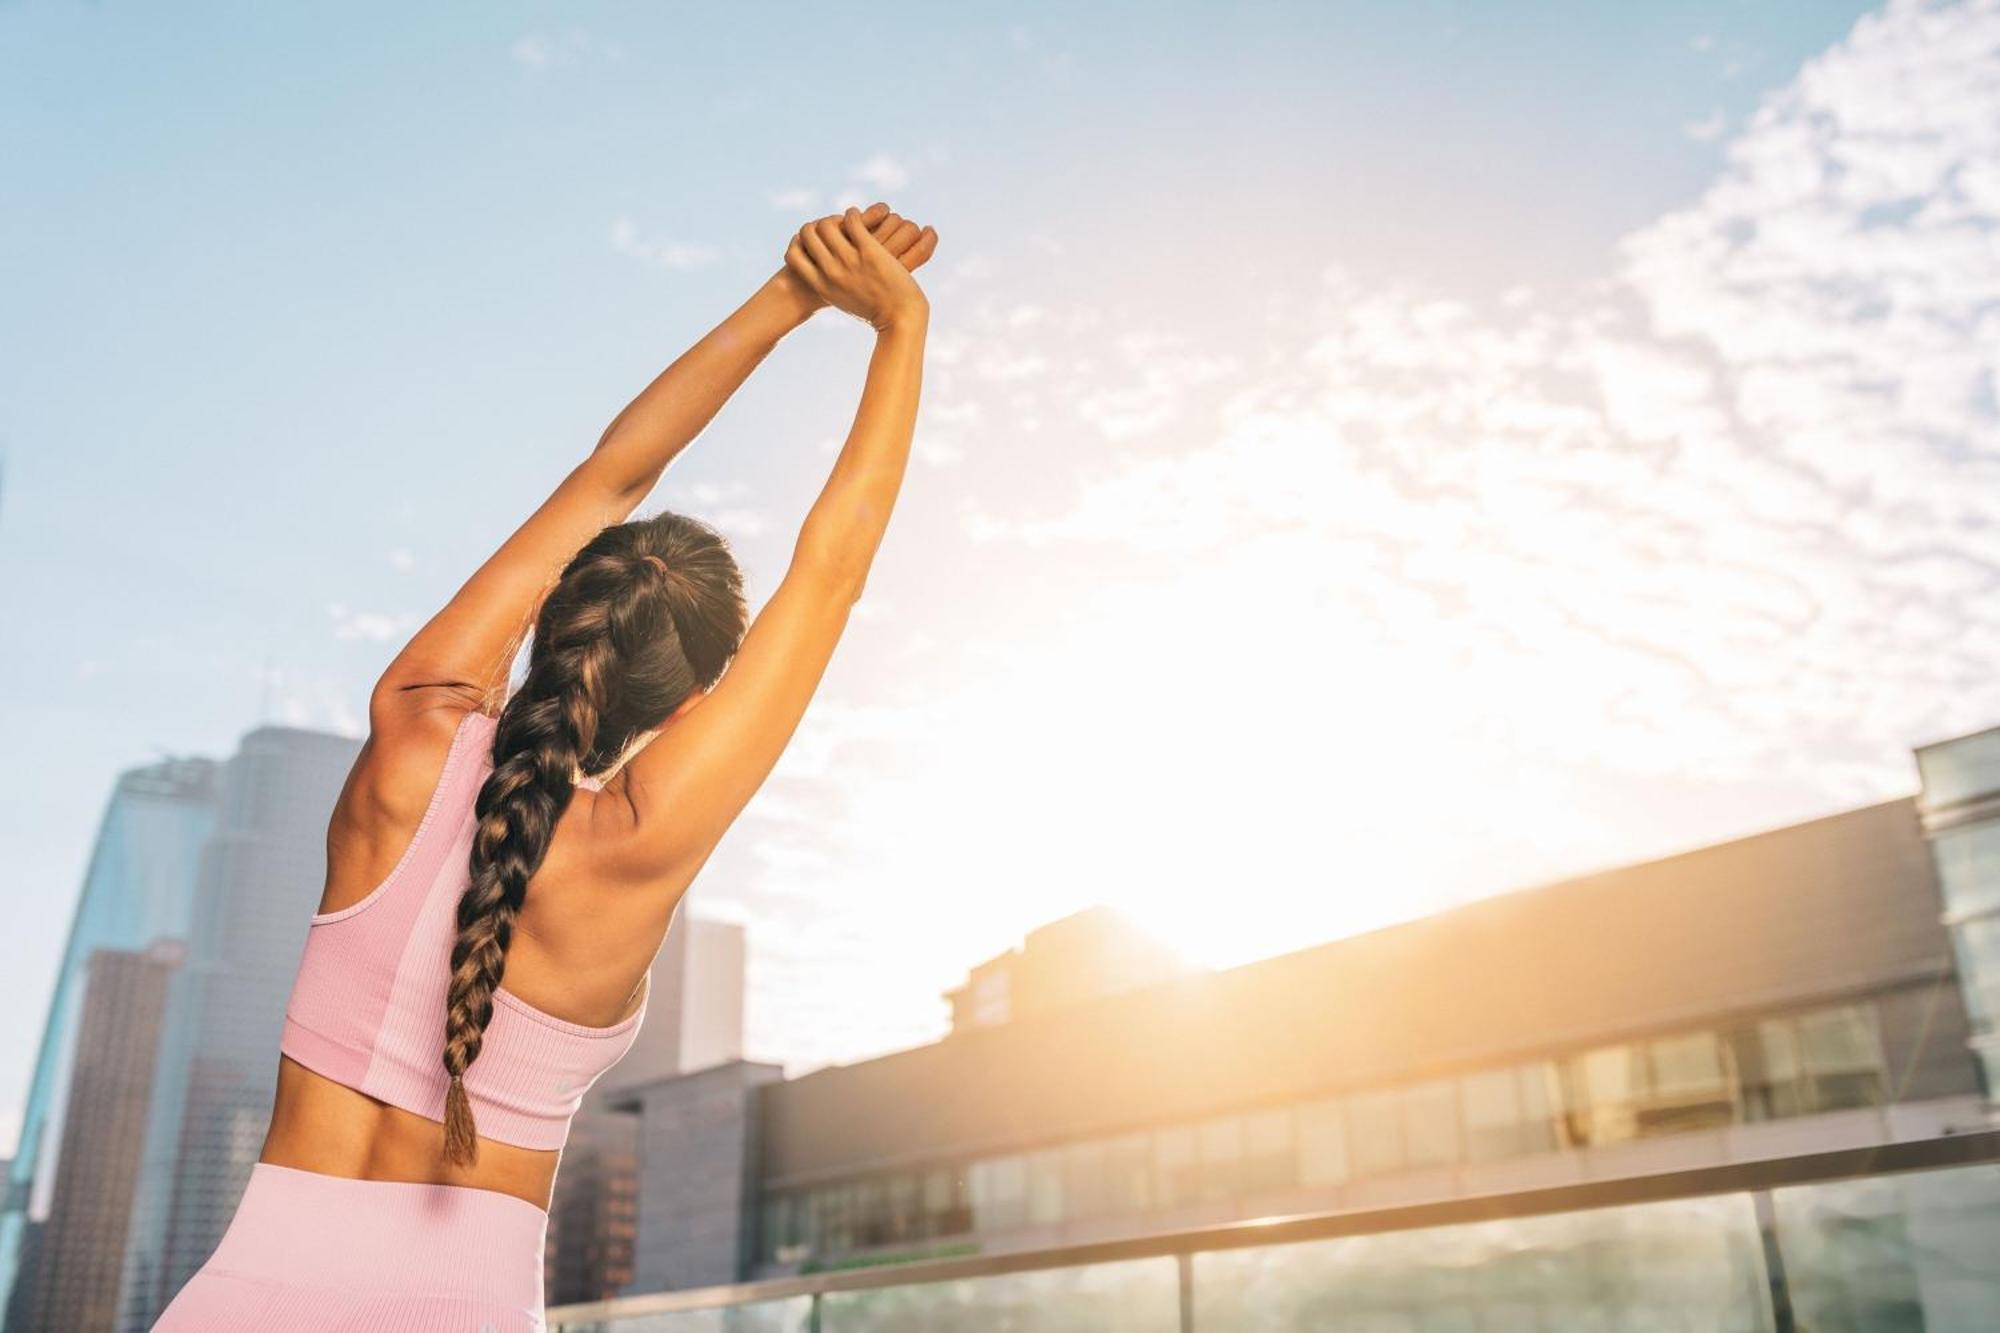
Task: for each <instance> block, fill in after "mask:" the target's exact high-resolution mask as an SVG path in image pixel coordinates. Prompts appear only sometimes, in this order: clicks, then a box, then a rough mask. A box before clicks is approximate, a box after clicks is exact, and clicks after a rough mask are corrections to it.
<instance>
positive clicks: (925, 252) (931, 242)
mask: <svg viewBox="0 0 2000 1333" xmlns="http://www.w3.org/2000/svg"><path fill="white" fill-rule="evenodd" d="M937 247H938V234H937V229H936V228H935V227H925V228H924V230H923V234H922V235H921V236H919V237H917V243H916V244H915V245H912V246H911V247H910V248H909V249H908V250H906V251H904V252H903V255H902V260H903V267H905V268H907V269H911V270H915V269H917V268H920V267H921V266H923V265H924V264H926V263H928V262H930V257H931V256H932V255H934V254H936V253H937Z"/></svg>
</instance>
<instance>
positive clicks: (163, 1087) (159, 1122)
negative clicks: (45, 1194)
mask: <svg viewBox="0 0 2000 1333" xmlns="http://www.w3.org/2000/svg"><path fill="white" fill-rule="evenodd" d="M360 748H361V743H360V742H359V741H357V740H352V739H349V738H347V737H343V736H336V735H331V734H329V733H326V732H319V731H307V730H301V729H298V728H294V727H273V726H267V727H258V728H256V729H255V730H252V731H250V732H248V733H246V734H245V735H244V737H243V739H242V741H241V742H240V744H239V745H238V748H237V752H236V754H235V755H233V756H232V757H231V758H230V759H229V761H228V762H227V764H226V765H225V766H224V770H223V774H222V782H221V799H220V805H219V810H218V816H217V820H216V826H215V828H214V831H213V832H212V834H211V835H210V836H209V838H208V841H207V844H206V846H205V848H204V851H203V855H202V857H201V864H200V871H199V875H198V877H197V881H196V887H195V899H194V911H193V917H192V923H191V925H190V928H189V931H188V955H187V959H186V961H185V963H183V965H182V966H181V968H180V970H179V971H178V972H176V973H175V975H174V979H173V982H172V984H171V985H170V986H169V988H168V999H167V1007H166V1013H165V1016H164V1019H163V1027H162V1032H161V1037H160V1054H159V1060H158V1065H157V1068H156V1072H155V1077H154V1095H153V1098H152V1104H151V1107H150V1109H149V1114H148V1121H147V1126H146V1141H145V1147H144V1149H143V1151H142V1153H141V1157H140V1162H139V1172H138V1178H137V1180H136V1182H135V1188H134V1194H133V1204H132V1217H131V1224H130V1228H129V1236H128V1240H127V1244H126V1256H125V1273H124V1281H123V1292H122V1295H121V1297H120V1327H121V1328H122V1329H125V1330H128V1331H129V1333H145V1330H146V1329H148V1328H149V1327H150V1326H151V1325H152V1323H153V1321H154V1320H155V1319H156V1318H158V1316H159V1313H160V1311H161V1310H163V1309H164V1308H165V1307H166V1304H167V1302H168V1301H170V1300H172V1299H173V1297H174V1294H175V1293H176V1292H178V1291H179V1290H180V1288H181V1285H182V1284H183V1283H185V1282H186V1281H187V1279H188V1278H189V1277H190V1276H192V1275H193V1273H194V1271H195V1270H196V1269H197V1268H199V1267H200V1266H201V1265H202V1263H203V1262H205V1261H206V1260H207V1258H208V1256H209V1254H210V1252H211V1251H212V1250H213V1249H214V1248H215V1245H216V1243H217V1242H218V1241H219V1240H221V1239H222V1233H223V1230H224V1229H225V1228H226V1227H227V1226H228V1223H229V1219H230V1217H231V1216H232V1215H233V1214H234V1212H235V1210H236V1203H237V1200H238V1199H240V1198H241V1197H242V1194H243V1188H244V1186H245V1185H246V1184H247V1183H248V1182H249V1178H250V1167H251V1164H252V1163H254V1162H255V1161H256V1160H257V1155H258V1154H259V1153H260V1152H261V1151H262V1150H263V1143H264V1135H265V1133H266V1131H267V1130H268V1129H269V1128H270V1117H271V1099H272V1096H273V1094H274V1093H275V1091H276V1084H277V1073H278V1056H277V1052H278V1038H279V1035H280V1032H281V1029H282V1026H283V1022H284V1011H285V1001H286V998H287V997H288V995H289V994H290V991H291V986H292V982H293V980H294V978H295V976H296V975H297V971H298V963H299V955H300V953H301V952H302V951H303V950H304V948H305V938H306V929H307V926H308V924H309V921H310V917H311V914H312V912H313V911H314V910H315V908H317V906H318V904H319V897H320V893H321V892H322V890H323V889H324V888H325V885H326V827H327V816H328V814H329V813H330V812H331V811H332V809H333V807H334V803H335V801H336V800H337V799H338V798H339V795H340V790H341V788H342V786H343V785H345V783H346V780H347V774H348V770H349V769H350V768H351V767H352V766H353V763H354V760H355V757H356V755H357V754H358V753H359V752H360Z"/></svg>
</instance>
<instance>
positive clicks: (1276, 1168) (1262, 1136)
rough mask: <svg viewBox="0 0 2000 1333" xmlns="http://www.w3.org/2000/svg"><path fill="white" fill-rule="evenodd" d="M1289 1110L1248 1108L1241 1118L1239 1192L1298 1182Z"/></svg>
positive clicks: (1252, 1192)
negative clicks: (1240, 1179) (1241, 1158)
mask: <svg viewBox="0 0 2000 1333" xmlns="http://www.w3.org/2000/svg"><path fill="white" fill-rule="evenodd" d="M1298 1167H1299V1159H1298V1152H1297V1148H1296V1146H1295V1145H1294V1143H1293V1134H1292V1110H1291V1108H1290V1107H1288V1106H1285V1107H1279V1108H1278V1109H1276V1110H1273V1111H1252V1112H1251V1113H1250V1114H1248V1115H1246V1116H1244V1117H1243V1191H1244V1193H1246V1194H1261V1193H1265V1192H1267V1191H1270V1190H1281V1189H1290V1188H1291V1187H1292V1186H1293V1185H1295V1184H1297V1183H1298Z"/></svg>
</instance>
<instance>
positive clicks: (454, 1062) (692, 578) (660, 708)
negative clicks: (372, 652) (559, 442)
mask: <svg viewBox="0 0 2000 1333" xmlns="http://www.w3.org/2000/svg"><path fill="white" fill-rule="evenodd" d="M747 621H748V611H747V607H746V606H745V603H744V600H743V577H742V573H741V571H740V570H739V569H738V568H737V565H736V560H735V558H734V556H732V555H731V553H730V550H729V545H728V543H727V542H726V541H725V540H724V539H723V537H722V535H721V534H720V533H718V532H716V531H715V529H713V528H711V527H709V526H708V525H707V524H705V523H702V522H701V521H699V520H698V519H693V518H689V517H687V516H685V515H681V514H675V513H660V514H657V515H654V516H653V517H651V518H646V519H636V520H633V521H631V522H627V523H620V524H614V525H613V526H611V527H607V528H605V529H604V530H603V531H602V532H600V533H598V534H597V535H596V536H595V537H593V538H592V539H591V540H590V541H589V543H588V544H586V545H585V546H584V547H583V549H582V550H580V551H578V552H577V553H576V555H575V556H574V557H573V558H572V559H571V560H570V562H569V564H568V565H567V566H565V567H564V569H563V571H562V574H561V576H560V577H559V578H558V579H557V581H556V583H555V585H554V587H553V588H551V589H550V591H549V594H548V596H547V597H546V598H545V599H544V600H543V602H542V608H541V611H540V613H539V614H538V615H537V617H536V620H535V627H534V640H533V644H532V647H531V648H530V650H529V658H528V669H527V674H526V676H525V678H524V679H523V681H522V683H521V686H520V688H519V689H518V690H516V691H515V692H514V694H513V696H512V697H511V698H509V699H508V701H507V704H506V707H505V708H504V709H503V710H502V711H501V713H500V718H499V722H498V723H497V724H496V726H495V728H494V735H493V772H492V774H491V776H489V777H488V778H487V779H486V782H485V784H484V785H483V786H482V787H481V788H480V789H479V796H478V799H477V802H476V803H475V805H474V812H475V815H476V817H477V819H478V828H477V830H476V832H475V833H474V835H473V841H472V857H471V870H472V874H471V882H470V883H469V884H468V885H467V886H466V889H465V892H464V893H463V894H461V895H460V897H459V900H458V935H457V938H456V939H455V940H454V941H453V943H452V950H451V982H450V985H449V987H448V988H447V990H446V994H445V1041H444V1068H445V1073H446V1074H448V1075H449V1076H450V1078H451V1084H450V1088H449V1090H448V1091H447V1093H446V1095H445V1108H444V1111H445V1114H444V1155H445V1160H446V1161H448V1162H451V1163H454V1164H459V1165H463V1164H465V1163H468V1162H471V1161H473V1160H475V1158H476V1157H477V1155H478V1151H479V1134H478V1129H477V1127H476V1126H475V1125H474V1123H473V1116H472V1102H471V1099H470V1098H469V1097H468V1096H467V1095H466V1091H465V1071H466V1070H467V1069H468V1068H469V1067H470V1066H471V1064H472V1062H473V1061H474V1060H477V1059H478V1058H479V1048H480V1044H481V1042H482V1041H483V1040H484V1037H485V1032H486V1026H487V1024H488V1023H489V1022H490V1021H491V1020H492V1017H493V992H494V990H495V989H496V988H497V987H498V986H499V985H500V979H501V976H502V974H503V973H504V972H505V970H506V966H507V944H508V941H509V940H510V939H511V938H512V936H513V932H514V919H515V917H516V916H517V915H519V913H520V910H521V903H522V900H523V899H524V898H525V897H526V895H527V890H528V881H529V880H530V879H531V878H532V877H533V876H534V874H535V871H536V870H537V869H538V868H540V866H541V864H542V859H543V857H544V856H546V855H547V853H548V850H549V842H550V839H551V838H552V837H553V836H554V834H555V829H556V824H557V821H558V820H560V819H561V817H562V813H563V811H564V809H565V808H567V807H568V805H569V802H570V798H571V796H572V795H573V794H574V791H575V788H574V786H573V783H574V781H575V777H576V774H577V772H578V770H579V768H580V769H581V770H582V771H583V772H586V773H596V772H600V771H601V770H603V769H604V768H605V767H607V766H608V765H609V764H610V763H611V762H612V761H613V760H614V759H616V758H617V757H618V756H619V755H620V754H622V753H624V751H625V748H626V747H627V746H628V745H629V744H630V743H631V741H632V740H633V739H634V738H635V737H636V736H637V735H638V734H639V733H640V732H641V731H643V730H645V729H646V728H648V727H652V726H656V725H657V724H658V723H659V722H660V721H661V719H663V718H665V717H666V716H667V715H668V714H669V713H671V712H673V710H674V709H675V708H677V707H679V706H680V704H681V703H682V702H683V701H684V700H686V699H687V698H688V696H689V695H690V694H692V693H693V692H695V691H696V690H706V689H708V688H709V687H710V686H712V685H714V684H715V682H716V681H717V680H718V679H719V678H720V677H721V675H722V672H723V669H724V668H725V667H726V666H727V665H728V664H729V661H730V659H731V658H733V657H734V656H735V654H736V650H737V648H738V647H739V646H740V645H741V643H742V641H743V635H744V632H745V630H746V628H747Z"/></svg>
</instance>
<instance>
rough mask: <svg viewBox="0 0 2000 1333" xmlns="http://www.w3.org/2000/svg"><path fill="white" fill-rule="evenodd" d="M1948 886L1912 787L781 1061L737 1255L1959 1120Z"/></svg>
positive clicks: (1315, 1203)
mask: <svg viewBox="0 0 2000 1333" xmlns="http://www.w3.org/2000/svg"><path fill="white" fill-rule="evenodd" d="M1941 917H1942V904H1941V900H1940V897H1939V877H1938V873H1937V869H1936V866H1935V863H1934V861H1933V858H1932V847H1931V844H1930V842H1929V841H1928V840H1927V838H1926V836H1925V830H1924V826H1923V821H1922V819H1921V818H1920V812H1919V809H1918V803H1917V801H1916V800H1914V799H1909V798H1906V799H1900V800H1894V801H1888V802H1884V803H1881V804H1878V805H1874V806H1870V807H1866V808H1863V809H1858V810H1853V811H1849V812H1846V813H1843V814H1838V815H1833V816H1830V817H1827V818H1824V819H1819V820H1814V821H1811V822H1808V823H1805V824H1801V825H1797V826H1793V827H1789V828H1782V829H1777V830H1773V831H1770V832H1766V833H1762V834H1758V835H1755V836H1752V837H1747V838H1741V839H1736V840H1734V841H1730V842H1727V843H1722V844H1718V845H1715V846H1710V847H1705V848H1700V849H1696V850H1693V851H1689V852H1686V853H1683V854H1680V855H1677V856H1671V857H1667V858H1664V859H1661V860H1657V861H1651V862H1647V863H1644V864H1640V865H1634V866H1628V867H1624V868H1620V869H1615V870H1609V871H1605V872H1601V873H1597V874H1592V875H1586V876H1581V877H1577V878H1574V879H1570V880H1565V881H1562V882H1560V883H1555V884H1549V885H1545V886H1541V887H1537V888H1532V889H1525V890H1521V891H1518V892H1515V893H1510V894H1505V895H1501V896H1499V897H1495V898H1491V899H1487V900H1484V901H1480V902H1477V903H1473V904H1471V905H1468V906H1465V907H1462V908H1459V909H1456V910H1454V911H1450V912H1446V913H1443V914H1440V915H1438V916H1434V917H1430V918H1426V919H1423V920H1418V921H1412V922H1409V923H1406V924H1403V925H1398V926H1394V927H1391V928H1388V929H1385V930H1379V931H1376V932H1373V933H1371V934H1368V935H1363V936H1358V937H1354V938H1351V939H1344V940H1338V941H1334V942H1331V943H1327V944H1323V945H1318V946H1315V947H1312V948H1308V949H1303V950H1300V951H1298V952H1296V953H1292V954H1287V955H1283V956H1280V957H1276V958H1270V959H1265V960H1262V961H1260V962H1256V963H1253V964H1249V965H1247V966H1244V967H1239V968H1233V969H1229V970H1227V971H1222V972H1214V973H1204V974H1199V975H1196V976H1193V977H1189V978H1184V979H1180V980H1173V981H1168V982H1165V983H1162V984H1157V985H1153V986H1146V987H1140V988H1138V989H1133V990H1128V991H1125V992H1123V993H1119V994H1113V995H1109V996H1105V997H1102V998H1100V999H1097V1000H1092V1001H1088V1002H1083V1003H1078V1004H1072V1005H1069V1006H1067V1007H1065V1008H1063V1009H1061V1010H1059V1011H1056V1012H1051V1013H1046V1014H1042V1015H1039V1016H1027V1017H1022V1018H1017V1019H1014V1020H1011V1021H1008V1022H1004V1023H998V1024H993V1025H975V1026H971V1027H969V1028H966V1029H964V1030H960V1031H955V1032H954V1033H953V1034H952V1035H951V1036H949V1037H947V1038H946V1039H944V1040H943V1041H940V1042H938V1043H936V1044H934V1045H930V1046H925V1047H921V1048H918V1049H915V1050H909V1051H902V1052H897V1053H895V1054H892V1055H888V1056H884V1057H882V1058H880V1059H875V1060H869V1061H865V1062H861V1063H857V1064H853V1065H846V1066H839V1067H835V1068H829V1069H824V1070H819V1071H815V1072H814V1073H812V1074H809V1075H806V1076H804V1077H802V1078H798V1079H793V1080H789V1081H783V1082H772V1083H770V1084H768V1085H765V1086H762V1087H760V1088H759V1089H758V1105H757V1108H756V1119H757V1135H758V1139H759V1142H760V1148H759V1152H760V1155H759V1157H758V1159H757V1163H756V1172H755V1176H756V1180H757V1189H758V1194H759V1198H758V1206H757V1209H756V1211H757V1214H758V1217H759V1219H760V1226H759V1228H758V1234H757V1237H756V1247H755V1250H754V1251H753V1253H752V1255H751V1256H750V1260H749V1262H748V1263H747V1264H746V1269H747V1273H746V1276H749V1277H767V1276H778V1275H782V1274H785V1273H790V1272H797V1271H801V1269H802V1268H804V1267H806V1266H815V1267H817V1266H825V1265H829V1264H836V1265H837V1264H841V1263H851V1262H868V1261H879V1260H880V1259H881V1258H883V1257H885V1256H890V1255H915V1254H919V1253H924V1252H930V1251H937V1250H940V1249H943V1250H950V1251H958V1250H963V1249H964V1248H966V1247H968V1246H969V1247H971V1248H975V1249H978V1250H984V1251H1002V1250H1008V1249H1017V1248H1035V1247H1040V1246H1047V1245H1058V1244H1070V1243H1077V1242H1087V1241H1091V1240H1099V1239H1112V1238H1117V1237H1121V1236H1130V1235H1135V1234H1145V1233H1148V1232H1152V1231H1156V1230H1161V1229H1171V1228H1176V1227H1186V1226H1199V1225H1205V1224H1211V1223H1221V1222H1227V1221H1230V1220H1234V1219H1240V1218H1247V1217H1257V1216H1266V1215H1272V1214H1281V1213H1291V1212H1317V1211H1326V1210H1332V1209H1341V1208H1357V1207H1371V1206H1384V1205H1390V1204H1397V1203H1404V1202H1409V1203H1415V1202H1422V1201H1428V1200H1436V1199H1444V1198H1452V1197H1458V1196H1464V1195H1470V1194H1478V1193H1485V1192H1491V1191H1495V1190H1510V1189H1521V1188H1528V1187H1533V1186H1536V1185H1541V1184H1551V1185H1553V1184H1563V1183H1570V1182H1581V1181H1589V1180H1593V1179H1603V1178H1607V1177H1623V1176H1631V1175H1635V1174H1645V1173H1648V1172H1653V1171H1661V1170H1669V1169H1678V1168H1683V1167H1688V1166H1694V1165H1700V1164H1722V1163H1727V1162H1732V1161H1741V1160H1748V1159H1752V1158H1761V1157H1770V1156H1778V1155H1783V1154H1789V1153H1796V1152H1802V1151H1811V1150H1813V1149H1816V1148H1835V1147H1843V1146H1864V1145H1869V1144H1879V1143H1883V1142H1888V1141H1893V1140H1897V1139H1902V1138H1910V1137H1925V1136H1930V1135H1935V1134H1939V1133H1943V1132H1948V1131H1951V1130H1953V1129H1957V1128H1962V1127H1969V1126H1971V1125H1973V1124H1975V1123H1979V1122H1980V1120H1981V1109H1980V1097H1979V1092H1980V1082H1979V1078H1978V1075H1977V1071H1976V1069H1975V1066H1974V1063H1973V1060H1972V1059H1971V1056H1970V1053H1969V1051H1968V1047H1967V1043H1968V1040H1969V1037H1970V1035H1971V1034H1970V1029H1969V1026H1968V1015H1967V1009H1966V1004H1965V1002H1964V1000H1963V998H1962V997H1961V993H1960V989H1959V975H1958V971H1957V968H1956V967H1955V965H1954V958H1953V949H1952V941H1951V939H1950V937H1949V935H1948V932H1947V928H1946V926H1945V925H1944V924H1943V923H1942V920H1941ZM642 1289H643V1288H642Z"/></svg>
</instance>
